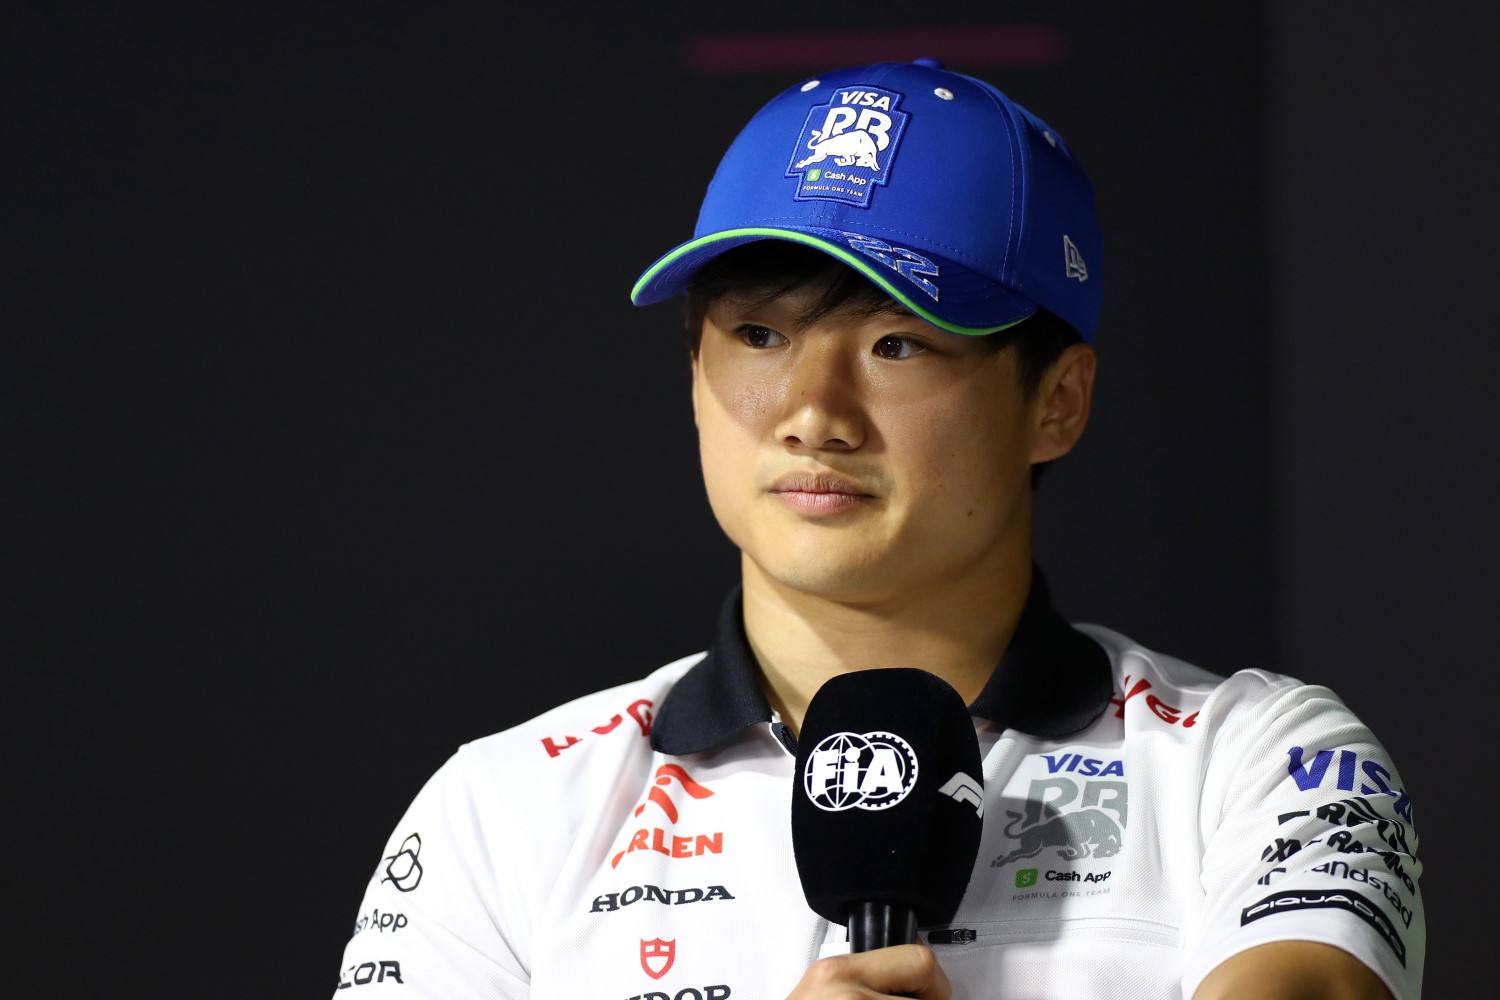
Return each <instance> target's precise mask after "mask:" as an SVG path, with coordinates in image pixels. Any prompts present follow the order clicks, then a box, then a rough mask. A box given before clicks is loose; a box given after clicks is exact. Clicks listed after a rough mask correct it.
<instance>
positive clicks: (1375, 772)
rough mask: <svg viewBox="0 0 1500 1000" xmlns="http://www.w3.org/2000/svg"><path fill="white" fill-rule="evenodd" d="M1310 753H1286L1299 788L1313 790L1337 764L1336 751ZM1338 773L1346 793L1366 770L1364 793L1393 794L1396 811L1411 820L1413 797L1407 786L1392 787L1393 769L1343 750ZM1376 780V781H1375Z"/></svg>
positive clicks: (1298, 750)
mask: <svg viewBox="0 0 1500 1000" xmlns="http://www.w3.org/2000/svg"><path fill="white" fill-rule="evenodd" d="M1306 753H1307V751H1306V750H1304V749H1303V748H1302V747H1292V748H1291V749H1290V750H1288V751H1287V752H1286V755H1287V757H1288V758H1289V760H1288V762H1287V767H1286V771H1287V774H1290V775H1291V776H1292V780H1293V781H1295V782H1296V783H1297V789H1298V791H1303V792H1307V791H1312V790H1313V789H1315V788H1321V787H1322V785H1323V779H1324V778H1325V777H1326V776H1327V774H1328V766H1329V765H1330V764H1332V763H1333V757H1334V753H1335V751H1333V750H1319V751H1318V752H1317V753H1316V754H1314V755H1313V757H1312V759H1311V760H1307V759H1305V757H1304V755H1305V754H1306ZM1337 753H1338V760H1339V764H1338V773H1337V776H1336V777H1335V778H1334V784H1335V786H1336V787H1338V788H1340V789H1342V790H1343V791H1346V792H1352V791H1354V782H1355V778H1356V771H1357V770H1358V771H1362V772H1364V775H1365V777H1366V778H1367V779H1369V780H1368V781H1366V782H1361V783H1360V786H1359V791H1360V794H1361V795H1389V796H1390V797H1391V798H1393V799H1395V800H1396V805H1395V809H1396V814H1397V815H1398V816H1400V817H1401V818H1402V819H1404V820H1406V821H1407V822H1408V823H1410V822H1411V821H1412V819H1411V796H1410V795H1408V794H1407V793H1406V789H1404V788H1395V789H1393V788H1391V786H1390V783H1389V782H1390V777H1391V772H1390V771H1388V770H1386V768H1385V767H1383V766H1382V765H1381V764H1380V763H1379V762H1378V761H1374V760H1370V759H1368V758H1366V759H1365V760H1363V761H1361V760H1360V759H1359V754H1358V753H1356V752H1355V751H1353V750H1339V751H1337ZM1371 782H1373V784H1371Z"/></svg>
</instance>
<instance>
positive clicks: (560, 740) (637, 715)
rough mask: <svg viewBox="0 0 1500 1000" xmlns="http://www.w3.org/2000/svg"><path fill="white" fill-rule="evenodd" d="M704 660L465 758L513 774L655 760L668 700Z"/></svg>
mask: <svg viewBox="0 0 1500 1000" xmlns="http://www.w3.org/2000/svg"><path fill="white" fill-rule="evenodd" d="M704 655H705V654H704V653H703V652H697V653H693V654H691V655H689V656H684V657H681V658H680V659H677V660H673V661H672V662H670V663H668V664H666V665H664V666H662V667H659V668H657V669H656V670H653V671H652V672H651V673H649V674H647V675H646V676H644V677H641V678H638V679H636V680H633V681H628V682H626V683H624V684H617V685H615V686H613V687H609V688H604V689H602V690H599V691H594V692H592V693H590V694H586V695H583V696H581V697H578V698H574V699H572V700H570V701H566V702H564V703H562V704H561V705H558V706H557V707H555V708H552V709H549V710H547V711H545V712H543V713H541V714H540V715H537V716H533V717H532V718H530V719H527V720H526V721H525V722H521V723H519V724H517V725H514V726H511V727H510V728H509V729H504V730H501V731H500V732H497V733H494V734H491V735H489V736H483V737H480V738H478V739H475V740H472V741H470V742H468V743H465V744H463V745H462V746H460V747H459V755H460V756H463V757H466V758H468V759H470V760H471V761H473V762H475V763H481V764H486V765H490V766H504V767H506V768H507V769H509V768H515V767H517V766H521V767H523V768H524V767H525V766H526V765H528V764H532V765H536V766H546V765H549V764H552V765H555V764H557V763H561V762H565V761H572V762H581V761H583V760H585V759H592V758H597V757H600V756H605V757H618V756H620V755H622V754H627V755H628V754H630V753H631V752H632V751H639V752H640V753H642V754H647V755H649V753H650V747H649V745H648V744H647V740H648V738H649V737H650V735H651V725H652V722H653V721H654V720H655V718H656V713H657V711H658V710H659V709H660V708H661V704H662V701H663V699H665V698H666V695H667V692H669V691H671V689H672V687H673V686H674V685H675V684H676V683H677V682H678V681H679V680H680V679H681V678H682V676H683V675H684V674H686V673H687V672H688V671H689V670H691V669H692V668H693V667H694V666H696V665H697V664H698V663H699V662H700V661H701V660H702V659H703V657H704Z"/></svg>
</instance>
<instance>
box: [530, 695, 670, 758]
mask: <svg viewBox="0 0 1500 1000" xmlns="http://www.w3.org/2000/svg"><path fill="white" fill-rule="evenodd" d="M625 712H626V714H627V715H629V716H630V717H631V718H632V719H634V720H635V724H636V725H637V726H640V727H641V735H642V736H650V735H651V720H652V719H653V718H655V716H654V715H652V713H651V702H650V701H649V700H647V699H645V698H637V699H636V700H635V701H633V702H631V703H630V704H629V705H626V706H625ZM623 721H625V717H624V716H623V715H621V714H620V713H618V712H616V713H615V714H614V715H612V716H610V719H609V721H608V722H606V723H604V724H603V725H602V726H595V727H594V728H593V729H591V730H589V732H592V733H598V734H599V735H600V736H607V735H609V734H610V733H612V732H614V731H615V727H616V726H618V725H619V724H620V723H621V722H623ZM583 739H584V738H583V737H582V736H564V737H563V738H562V742H561V743H559V742H557V741H556V740H554V739H553V738H552V737H550V736H544V737H543V738H542V749H543V750H545V751H547V756H548V757H556V756H557V755H558V754H560V753H562V752H563V751H564V750H566V749H568V747H570V746H573V745H574V744H576V743H582V742H583Z"/></svg>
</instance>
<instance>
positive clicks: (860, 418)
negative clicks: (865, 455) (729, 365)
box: [776, 341, 866, 451]
mask: <svg viewBox="0 0 1500 1000" xmlns="http://www.w3.org/2000/svg"><path fill="white" fill-rule="evenodd" d="M839 347H840V345H838V344H836V343H823V344H819V343H817V342H816V341H814V342H813V343H809V344H808V345H807V346H806V347H805V348H804V349H803V350H802V351H801V352H800V354H799V356H798V358H797V360H796V363H795V365H794V368H793V371H792V377H791V379H790V381H789V382H788V384H787V388H786V398H785V399H784V400H783V404H782V406H783V409H782V414H781V418H780V420H779V421H778V422H777V425H776V436H777V438H778V439H780V441H781V442H782V444H784V445H786V446H787V447H788V448H793V449H796V448H806V449H810V450H814V451H818V450H835V451H853V450H854V449H856V448H858V447H860V446H861V445H862V444H864V441H865V429H866V428H865V413H864V409H863V404H862V403H861V401H860V393H859V377H858V372H857V370H856V368H857V362H856V361H855V360H854V359H852V358H849V357H847V356H846V355H845V352H844V351H842V350H840V349H839Z"/></svg>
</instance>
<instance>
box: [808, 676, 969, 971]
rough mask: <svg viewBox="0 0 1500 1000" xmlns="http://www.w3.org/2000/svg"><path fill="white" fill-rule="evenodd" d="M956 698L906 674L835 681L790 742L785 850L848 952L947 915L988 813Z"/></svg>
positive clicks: (940, 685) (880, 944)
mask: <svg viewBox="0 0 1500 1000" xmlns="http://www.w3.org/2000/svg"><path fill="white" fill-rule="evenodd" d="M983 780H984V779H983V772H982V771H981V768H980V762H979V740H978V738H977V737H976V736H975V735H974V722H973V720H972V719H971V718H970V717H969V710H968V707H967V706H966V705H965V704H964V701H963V698H962V696H960V695H959V693H958V692H957V691H956V690H954V688H953V686H952V685H950V684H949V683H948V682H947V681H944V680H943V679H942V678H940V677H938V676H936V675H934V674H930V673H928V672H927V671H925V670H915V669H911V668H906V667H900V668H887V669H881V670H858V671H854V672H852V673H847V674H839V675H838V676H836V677H833V678H832V679H830V680H829V681H828V682H827V683H825V684H824V685H823V686H822V687H821V688H819V689H818V691H817V693H816V694H814V695H813V698H812V701H811V702H810V703H809V704H808V706H807V714H806V716H805V717H804V718H803V720H802V731H801V733H800V734H799V735H798V738H797V787H796V789H795V790H794V791H793V792H792V850H793V853H794V854H795V855H796V858H797V874H798V875H799V876H800V877H801V879H802V891H803V893H804V894H805V895H806V896H807V903H808V905H809V906H810V907H812V909H813V910H814V911H815V912H816V913H817V914H818V915H819V916H822V917H824V918H825V919H827V920H830V921H832V922H834V923H838V924H844V925H845V926H847V927H848V928H849V946H850V949H851V950H852V951H856V952H861V951H870V950H872V949H875V948H884V947H887V946H889V945H896V944H910V943H912V942H914V941H915V940H916V939H917V928H918V927H919V926H920V927H931V926H933V925H936V924H944V923H947V922H948V921H950V920H952V919H953V914H954V912H955V911H957V909H958V904H959V903H960V902H961V901H962V900H963V896H964V890H965V889H966V888H968V885H969V876H970V875H971V874H972V873H973V870H974V860H975V858H976V857H977V856H978V854H979V835H980V831H981V828H982V825H983V818H984V785H983Z"/></svg>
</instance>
